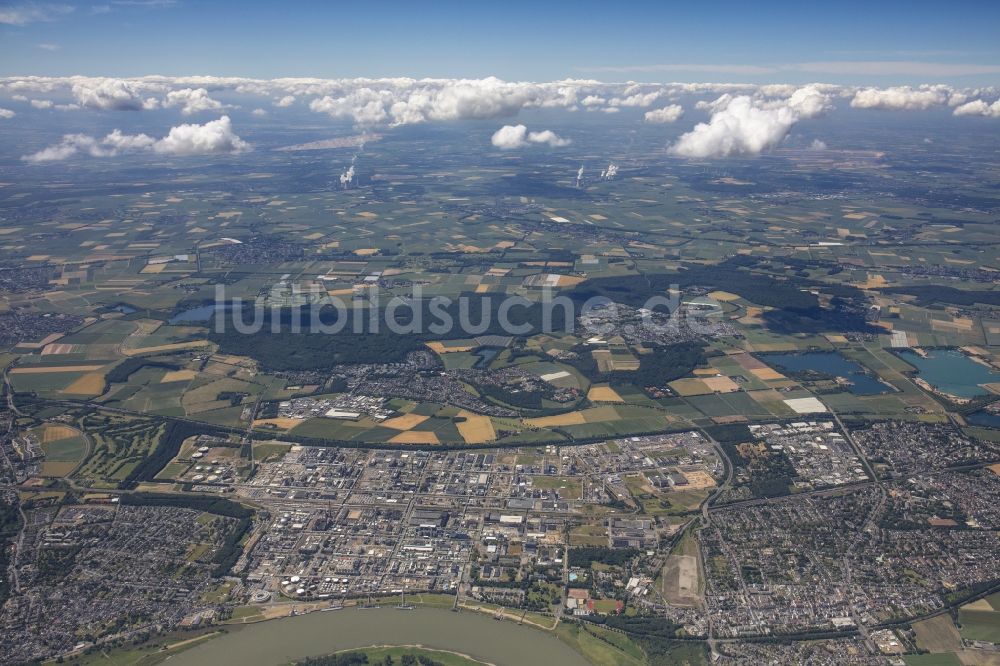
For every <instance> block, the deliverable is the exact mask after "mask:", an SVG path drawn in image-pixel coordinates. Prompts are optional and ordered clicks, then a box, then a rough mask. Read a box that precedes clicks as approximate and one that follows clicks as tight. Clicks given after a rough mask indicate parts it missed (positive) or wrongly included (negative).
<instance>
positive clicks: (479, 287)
mask: <svg viewBox="0 0 1000 666" xmlns="http://www.w3.org/2000/svg"><path fill="white" fill-rule="evenodd" d="M489 290H490V285H488V284H477V285H476V293H477V294H484V293H486V292H487V291H489Z"/></svg>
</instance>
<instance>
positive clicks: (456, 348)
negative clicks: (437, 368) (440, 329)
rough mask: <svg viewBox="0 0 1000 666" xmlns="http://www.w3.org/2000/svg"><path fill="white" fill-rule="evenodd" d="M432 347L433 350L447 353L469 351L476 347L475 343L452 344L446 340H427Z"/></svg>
mask: <svg viewBox="0 0 1000 666" xmlns="http://www.w3.org/2000/svg"><path fill="white" fill-rule="evenodd" d="M425 344H426V345H427V346H428V347H430V349H431V351H432V352H434V353H436V354H447V353H449V352H467V351H472V350H473V349H475V348H476V346H475V345H451V344H447V345H446V343H444V342H437V341H434V342H427V343H425Z"/></svg>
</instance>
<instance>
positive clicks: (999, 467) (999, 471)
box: [990, 463, 1000, 476]
mask: <svg viewBox="0 0 1000 666" xmlns="http://www.w3.org/2000/svg"><path fill="white" fill-rule="evenodd" d="M990 471H991V472H993V473H994V474H996V475H997V476H1000V463H997V464H995V465H990Z"/></svg>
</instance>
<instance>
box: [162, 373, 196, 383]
mask: <svg viewBox="0 0 1000 666" xmlns="http://www.w3.org/2000/svg"><path fill="white" fill-rule="evenodd" d="M197 376H198V373H197V372H195V371H194V370H171V371H170V372H168V373H167V374H165V375H163V379H161V380H160V383H161V384H169V383H170V382H186V381H188V380H191V379H194V378H195V377H197Z"/></svg>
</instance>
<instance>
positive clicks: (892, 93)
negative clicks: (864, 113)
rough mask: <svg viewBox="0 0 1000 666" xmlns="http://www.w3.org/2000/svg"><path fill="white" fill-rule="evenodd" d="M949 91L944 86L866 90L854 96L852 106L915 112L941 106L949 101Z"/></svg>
mask: <svg viewBox="0 0 1000 666" xmlns="http://www.w3.org/2000/svg"><path fill="white" fill-rule="evenodd" d="M948 97H949V90H948V89H947V88H946V87H944V86H930V87H926V88H911V87H910V86H896V87H892V88H865V89H864V90H859V91H857V92H856V93H855V94H854V99H852V100H851V106H853V107H854V108H856V109H885V110H890V111H914V110H924V109H929V108H931V107H932V106H940V105H941V104H945V103H946V102H947V101H948Z"/></svg>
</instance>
